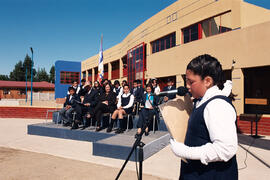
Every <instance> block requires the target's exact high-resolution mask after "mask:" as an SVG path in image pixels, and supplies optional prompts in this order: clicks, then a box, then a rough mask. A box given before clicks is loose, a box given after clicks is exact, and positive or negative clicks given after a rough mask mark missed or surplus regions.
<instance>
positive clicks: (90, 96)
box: [72, 81, 98, 129]
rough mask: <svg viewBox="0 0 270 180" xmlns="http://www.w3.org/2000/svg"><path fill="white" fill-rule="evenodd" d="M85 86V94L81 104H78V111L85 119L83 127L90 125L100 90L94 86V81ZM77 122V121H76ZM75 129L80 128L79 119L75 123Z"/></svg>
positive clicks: (79, 115)
mask: <svg viewBox="0 0 270 180" xmlns="http://www.w3.org/2000/svg"><path fill="white" fill-rule="evenodd" d="M87 84H88V85H87V86H85V88H84V89H85V95H84V98H83V101H82V103H81V104H77V106H76V113H77V114H78V117H80V119H83V129H84V128H86V127H88V124H89V120H90V118H92V117H93V116H94V108H95V106H96V105H97V103H98V91H97V90H96V89H94V88H93V87H92V82H91V81H90V82H88V83H87ZM75 122H76V121H75ZM72 128H73V129H77V128H78V121H77V122H76V123H74V126H73V127H72Z"/></svg>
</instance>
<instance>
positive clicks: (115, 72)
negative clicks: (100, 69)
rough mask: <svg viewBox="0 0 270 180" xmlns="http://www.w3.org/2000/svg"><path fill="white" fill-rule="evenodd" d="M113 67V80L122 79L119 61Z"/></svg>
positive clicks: (113, 63)
mask: <svg viewBox="0 0 270 180" xmlns="http://www.w3.org/2000/svg"><path fill="white" fill-rule="evenodd" d="M111 65H112V74H111V75H112V79H118V78H119V77H120V75H119V73H120V71H119V60H117V61H114V62H112V63H111Z"/></svg>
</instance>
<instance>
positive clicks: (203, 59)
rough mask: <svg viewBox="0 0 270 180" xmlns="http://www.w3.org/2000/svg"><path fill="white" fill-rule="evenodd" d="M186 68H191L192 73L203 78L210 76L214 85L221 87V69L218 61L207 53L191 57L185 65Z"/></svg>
mask: <svg viewBox="0 0 270 180" xmlns="http://www.w3.org/2000/svg"><path fill="white" fill-rule="evenodd" d="M187 70H191V71H192V72H193V73H194V74H196V75H199V76H201V78H202V79H204V78H205V77H206V76H210V77H211V78H212V79H213V83H214V85H217V86H218V87H219V88H220V89H223V87H224V86H223V71H222V66H221V64H220V62H219V61H218V60H217V59H216V58H214V57H212V56H210V55H209V54H204V55H200V56H198V57H196V58H194V59H192V60H191V61H190V62H189V64H188V65H187Z"/></svg>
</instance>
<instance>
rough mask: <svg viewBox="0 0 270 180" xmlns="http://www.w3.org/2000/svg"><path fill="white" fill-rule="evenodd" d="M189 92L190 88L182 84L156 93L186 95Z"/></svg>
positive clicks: (161, 94)
mask: <svg viewBox="0 0 270 180" xmlns="http://www.w3.org/2000/svg"><path fill="white" fill-rule="evenodd" d="M187 93H188V89H187V88H186V87H184V86H180V87H178V88H176V89H174V90H170V91H163V92H160V93H156V94H155V95H156V96H167V95H169V94H177V95H178V96H184V95H186V94H187Z"/></svg>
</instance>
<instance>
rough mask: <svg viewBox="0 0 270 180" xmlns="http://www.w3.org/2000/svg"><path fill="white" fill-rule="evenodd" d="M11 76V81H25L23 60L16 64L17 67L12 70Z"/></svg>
mask: <svg viewBox="0 0 270 180" xmlns="http://www.w3.org/2000/svg"><path fill="white" fill-rule="evenodd" d="M9 77H10V80H11V81H25V71H24V69H23V63H22V61H19V62H18V63H17V64H15V67H14V69H13V71H12V72H10V75H9Z"/></svg>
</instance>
